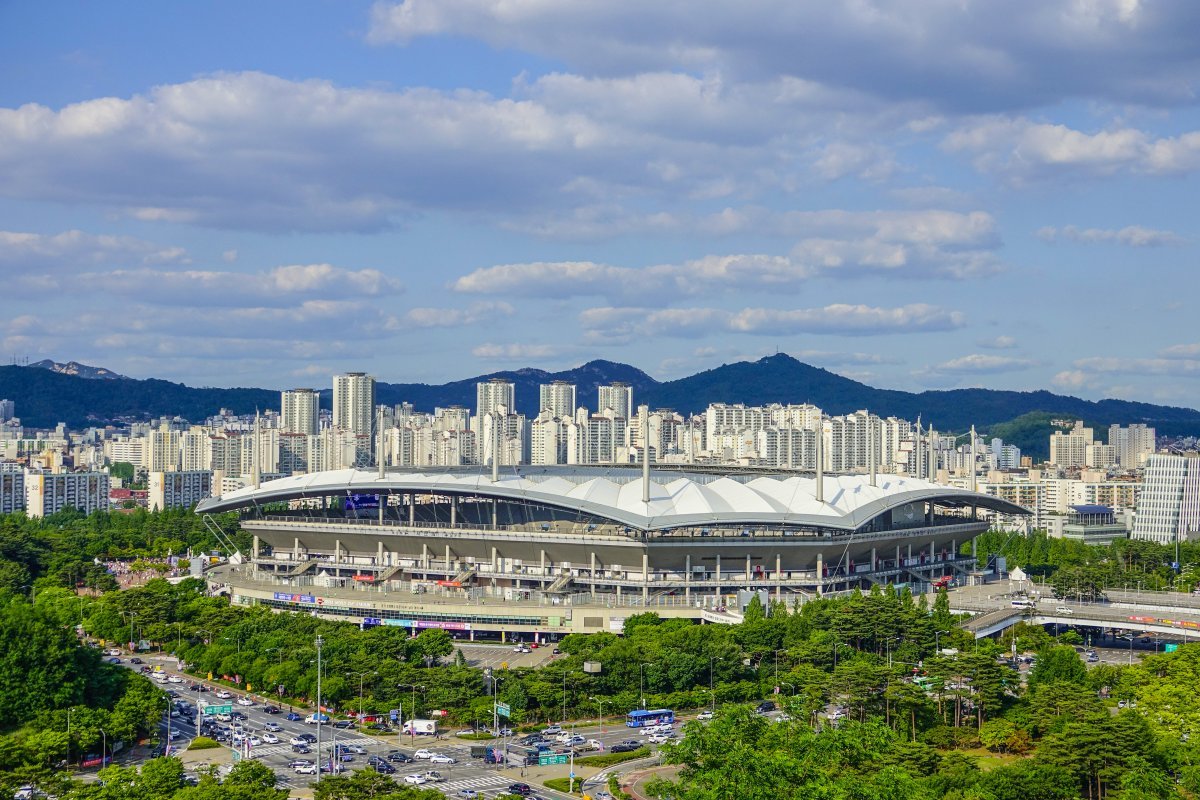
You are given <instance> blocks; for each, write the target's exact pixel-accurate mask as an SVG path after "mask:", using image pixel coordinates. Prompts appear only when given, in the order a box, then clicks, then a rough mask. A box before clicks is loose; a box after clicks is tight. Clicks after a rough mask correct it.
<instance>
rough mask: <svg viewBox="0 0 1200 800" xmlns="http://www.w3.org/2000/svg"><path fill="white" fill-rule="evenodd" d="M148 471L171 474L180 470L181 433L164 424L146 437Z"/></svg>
mask: <svg viewBox="0 0 1200 800" xmlns="http://www.w3.org/2000/svg"><path fill="white" fill-rule="evenodd" d="M146 445H147V447H146V469H147V470H149V471H150V472H169V471H173V470H176V469H178V468H179V431H177V430H175V429H174V428H172V427H171V426H170V424H169V423H166V422H164V423H163V424H162V425H161V426H159V427H158V428H155V429H154V430H152V431H150V435H149V436H147V437H146Z"/></svg>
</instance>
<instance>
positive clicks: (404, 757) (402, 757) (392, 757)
mask: <svg viewBox="0 0 1200 800" xmlns="http://www.w3.org/2000/svg"><path fill="white" fill-rule="evenodd" d="M386 758H387V760H388V761H391V762H393V763H396V764H411V763H412V760H413V758H412V756H410V755H409V754H408V753H401V752H400V751H399V750H393V751H392V752H390V753H388V754H387V756H386Z"/></svg>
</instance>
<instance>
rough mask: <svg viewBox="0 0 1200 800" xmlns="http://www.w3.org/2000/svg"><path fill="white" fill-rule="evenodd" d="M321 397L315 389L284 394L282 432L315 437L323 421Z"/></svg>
mask: <svg viewBox="0 0 1200 800" xmlns="http://www.w3.org/2000/svg"><path fill="white" fill-rule="evenodd" d="M319 397H320V396H319V395H318V394H317V392H316V391H315V390H313V389H289V390H287V391H285V392H282V394H281V399H280V415H279V430H280V432H281V433H303V434H306V435H308V436H315V435H316V433H317V426H318V424H319V422H320V420H321V411H320V402H319ZM372 405H373V404H372Z"/></svg>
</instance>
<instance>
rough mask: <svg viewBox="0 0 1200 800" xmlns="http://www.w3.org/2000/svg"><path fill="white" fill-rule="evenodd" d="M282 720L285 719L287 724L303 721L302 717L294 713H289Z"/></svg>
mask: <svg viewBox="0 0 1200 800" xmlns="http://www.w3.org/2000/svg"><path fill="white" fill-rule="evenodd" d="M284 719H286V720H287V721H288V722H299V721H300V720H302V719H304V717H302V716H300V715H299V714H297V713H296V712H295V711H289V712H288V715H287V716H286V717H284Z"/></svg>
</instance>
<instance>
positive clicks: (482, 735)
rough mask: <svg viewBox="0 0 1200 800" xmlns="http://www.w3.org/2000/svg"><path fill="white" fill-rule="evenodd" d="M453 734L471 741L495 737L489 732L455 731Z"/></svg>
mask: <svg viewBox="0 0 1200 800" xmlns="http://www.w3.org/2000/svg"><path fill="white" fill-rule="evenodd" d="M455 736H456V737H457V738H459V739H467V740H469V741H473V742H479V741H483V740H485V739H495V738H496V737H495V736H492V735H491V734H490V733H456V734H455Z"/></svg>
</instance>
